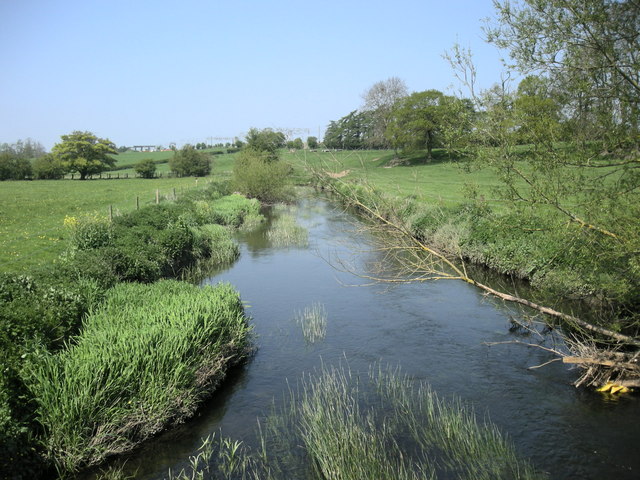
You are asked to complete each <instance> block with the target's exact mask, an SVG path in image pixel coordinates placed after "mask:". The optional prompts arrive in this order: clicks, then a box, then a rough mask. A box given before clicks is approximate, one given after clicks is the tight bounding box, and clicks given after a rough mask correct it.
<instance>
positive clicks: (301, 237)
mask: <svg viewBox="0 0 640 480" xmlns="http://www.w3.org/2000/svg"><path fill="white" fill-rule="evenodd" d="M267 239H268V240H269V242H270V243H271V245H272V246H273V247H276V248H286V247H299V248H304V247H307V246H308V245H309V234H308V232H307V230H306V229H305V228H304V227H302V226H300V225H298V223H297V221H296V217H295V216H293V215H291V214H282V215H280V216H279V217H277V218H276V219H275V220H274V221H273V223H272V224H271V228H270V229H269V231H268V232H267Z"/></svg>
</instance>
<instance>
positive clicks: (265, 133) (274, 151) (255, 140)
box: [245, 128, 285, 161]
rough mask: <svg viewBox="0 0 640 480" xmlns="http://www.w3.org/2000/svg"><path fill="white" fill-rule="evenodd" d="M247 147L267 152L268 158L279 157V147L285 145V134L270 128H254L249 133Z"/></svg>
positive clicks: (275, 158)
mask: <svg viewBox="0 0 640 480" xmlns="http://www.w3.org/2000/svg"><path fill="white" fill-rule="evenodd" d="M246 140H247V141H246V147H245V148H247V149H249V150H253V151H255V152H261V153H266V154H267V157H266V158H267V160H269V161H271V160H277V159H278V149H279V148H282V147H284V146H285V136H284V133H282V132H276V131H275V130H272V129H270V128H265V129H263V130H258V129H257V128H252V129H250V130H249V133H247V138H246Z"/></svg>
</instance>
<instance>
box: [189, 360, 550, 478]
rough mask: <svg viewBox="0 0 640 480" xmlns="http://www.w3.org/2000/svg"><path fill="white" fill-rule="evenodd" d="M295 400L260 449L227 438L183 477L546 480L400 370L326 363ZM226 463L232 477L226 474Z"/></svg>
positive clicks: (458, 405) (497, 437) (469, 414)
mask: <svg viewBox="0 0 640 480" xmlns="http://www.w3.org/2000/svg"><path fill="white" fill-rule="evenodd" d="M289 400H290V401H289V404H288V406H285V407H284V408H283V409H282V410H278V411H276V412H274V413H273V414H272V415H271V416H269V417H268V418H267V420H266V422H264V426H262V424H260V423H259V424H258V425H259V428H258V441H259V448H258V449H257V450H254V451H252V450H250V449H249V448H248V447H247V446H246V445H244V444H241V443H239V442H234V441H232V440H230V439H228V438H227V439H221V441H219V442H217V446H216V447H215V448H210V449H209V450H203V451H201V452H200V453H199V454H198V455H197V456H196V457H192V459H196V458H197V459H198V462H195V463H194V462H191V468H192V469H191V471H183V472H181V473H182V475H183V476H181V477H179V478H180V479H182V480H184V479H187V478H204V477H206V478H219V477H218V476H216V474H218V475H220V474H222V476H221V477H220V478H237V479H257V478H260V479H285V478H308V479H313V480H363V479H373V478H375V479H376V480H378V479H380V480H384V479H389V480H391V479H393V480H409V479H410V480H417V479H437V478H465V479H474V480H475V479H505V480H507V479H509V480H511V479H535V478H544V477H543V476H542V475H541V474H539V473H537V472H536V471H535V470H534V469H533V468H532V467H531V466H530V465H529V464H528V463H527V462H526V461H523V460H522V459H520V458H518V457H517V455H516V453H515V450H514V448H513V446H512V445H511V444H510V443H509V441H508V440H506V439H505V438H504V437H503V436H502V435H501V434H500V432H499V431H498V429H497V428H496V427H495V426H494V425H492V424H491V423H490V422H487V421H484V422H479V421H478V420H477V419H476V416H475V414H474V412H473V410H472V409H470V408H468V407H467V406H465V405H464V404H463V403H462V402H461V401H459V400H451V401H445V400H443V399H440V398H438V396H437V395H436V394H435V393H434V392H433V391H432V390H431V389H430V388H429V386H428V385H427V384H425V383H423V382H414V381H412V380H411V379H410V378H409V377H407V376H405V375H403V374H402V373H401V372H400V370H398V369H396V370H392V369H382V368H371V370H370V373H369V375H368V376H367V375H366V374H365V375H364V376H359V375H354V374H352V372H351V371H350V370H349V369H348V368H344V367H342V366H339V367H326V366H324V367H322V369H321V370H320V371H319V372H318V373H317V374H314V375H310V376H307V377H305V378H304V379H303V381H302V382H301V384H300V387H299V389H298V391H297V392H295V393H291V397H290V399H289ZM203 452H204V453H203ZM214 452H217V454H215V453H214ZM201 454H202V455H201ZM229 458H233V462H231V463H230V461H229ZM230 466H233V467H234V469H233V475H231V474H230V475H225V474H224V473H225V472H227V471H228V469H229V468H230ZM205 469H206V474H207V475H204V476H203V472H204V470H205Z"/></svg>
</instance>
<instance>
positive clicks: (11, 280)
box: [0, 274, 96, 478]
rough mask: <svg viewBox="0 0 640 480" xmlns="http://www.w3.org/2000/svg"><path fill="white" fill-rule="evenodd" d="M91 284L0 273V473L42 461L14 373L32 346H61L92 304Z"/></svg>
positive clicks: (33, 467)
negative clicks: (0, 353)
mask: <svg viewBox="0 0 640 480" xmlns="http://www.w3.org/2000/svg"><path fill="white" fill-rule="evenodd" d="M93 287H95V285H93V286H92V285H89V284H88V283H84V284H81V283H76V284H74V283H71V282H69V281H68V280H67V279H65V280H64V281H62V282H61V281H60V280H57V281H52V280H51V279H47V280H36V279H34V278H32V277H27V276H17V275H7V274H1V275H0V351H1V352H2V357H1V358H0V372H2V375H1V376H0V476H1V477H2V478H35V477H37V476H38V473H39V471H40V470H41V468H42V467H43V462H42V461H41V459H40V458H39V450H38V449H37V448H36V444H35V442H34V430H33V426H32V419H33V411H32V408H33V405H32V404H31V403H30V402H29V399H30V395H29V394H28V392H27V389H26V388H25V386H24V383H23V380H22V378H21V377H20V372H21V371H23V370H24V369H25V368H29V366H30V364H31V362H32V357H33V355H34V354H35V353H34V352H38V351H41V350H42V349H48V350H51V351H55V350H58V349H60V348H62V347H63V345H64V341H65V339H67V338H69V337H70V336H71V335H72V334H75V333H76V332H77V331H78V328H79V326H80V322H81V319H82V317H83V315H84V314H85V313H86V312H87V311H88V310H89V309H90V308H92V307H93V305H95V303H96V302H95V300H96V297H95V295H92V294H91V290H92V288H93Z"/></svg>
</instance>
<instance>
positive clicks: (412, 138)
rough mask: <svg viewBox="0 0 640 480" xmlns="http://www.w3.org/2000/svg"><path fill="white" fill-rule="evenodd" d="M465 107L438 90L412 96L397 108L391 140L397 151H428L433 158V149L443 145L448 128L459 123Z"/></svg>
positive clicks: (391, 120) (390, 134) (392, 116)
mask: <svg viewBox="0 0 640 480" xmlns="http://www.w3.org/2000/svg"><path fill="white" fill-rule="evenodd" d="M461 105H462V104H461V102H460V100H458V99H456V98H454V97H451V96H448V95H445V94H443V93H442V92H440V91H438V90H425V91H424V92H416V93H412V94H411V95H409V96H408V97H404V98H402V99H400V100H399V101H398V102H397V103H396V104H395V105H394V107H393V110H392V112H391V117H390V122H389V125H388V126H387V130H386V132H385V134H386V136H387V139H388V140H389V141H390V143H391V145H392V146H393V147H394V148H396V149H398V148H402V149H404V150H416V149H426V150H427V157H428V158H432V150H433V148H435V147H436V146H437V145H439V144H441V142H443V137H444V134H445V132H446V131H447V127H448V126H452V125H454V124H456V118H455V117H457V116H458V115H456V113H458V114H459V113H461V112H462V110H461V108H462V107H463V105H462V107H460V106H461ZM454 116H455V117H454Z"/></svg>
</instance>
